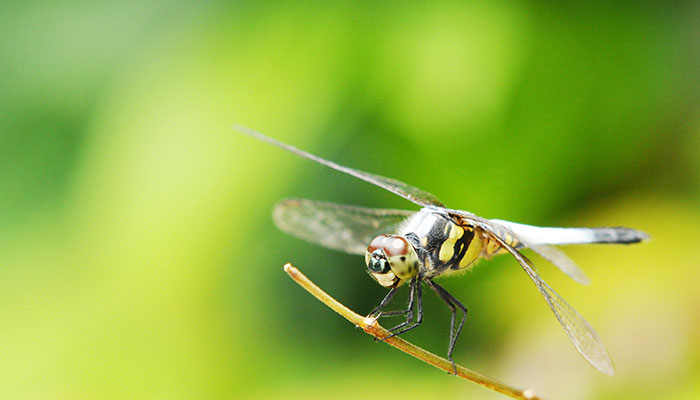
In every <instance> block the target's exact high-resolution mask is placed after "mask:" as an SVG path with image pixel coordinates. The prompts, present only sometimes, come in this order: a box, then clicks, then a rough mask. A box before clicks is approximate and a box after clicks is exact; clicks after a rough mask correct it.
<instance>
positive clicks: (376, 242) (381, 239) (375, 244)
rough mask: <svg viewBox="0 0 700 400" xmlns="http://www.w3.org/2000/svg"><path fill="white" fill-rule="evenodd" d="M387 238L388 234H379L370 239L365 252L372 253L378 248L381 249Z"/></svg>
mask: <svg viewBox="0 0 700 400" xmlns="http://www.w3.org/2000/svg"><path fill="white" fill-rule="evenodd" d="M388 239H389V235H379V236H377V237H375V238H374V239H372V241H371V242H370V243H369V246H368V247H367V253H369V254H372V253H374V252H375V251H377V250H378V249H383V248H384V244H385V242H386V241H387V240H388Z"/></svg>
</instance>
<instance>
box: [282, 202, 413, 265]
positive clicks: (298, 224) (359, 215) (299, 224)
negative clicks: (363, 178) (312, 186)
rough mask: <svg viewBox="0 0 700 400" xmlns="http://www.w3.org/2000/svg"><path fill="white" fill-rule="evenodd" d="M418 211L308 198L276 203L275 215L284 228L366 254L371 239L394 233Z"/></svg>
mask: <svg viewBox="0 0 700 400" xmlns="http://www.w3.org/2000/svg"><path fill="white" fill-rule="evenodd" d="M414 213H415V211H406V210H389V209H377V208H365V207H356V206H348V205H342V204H334V203H325V202H320V201H313V200H304V199H285V200H282V201H280V202H279V203H277V205H275V208H274V211H273V219H274V221H275V224H277V226H278V227H279V228H280V229H281V230H282V231H284V232H286V233H288V234H290V235H292V236H296V237H298V238H300V239H303V240H306V241H308V242H311V243H315V244H318V245H321V246H323V247H327V248H329V249H334V250H340V251H344V252H346V253H350V254H362V255H364V254H365V251H366V250H367V246H368V245H369V243H370V241H372V239H374V238H375V237H376V236H378V235H380V234H383V233H394V232H396V230H397V229H398V226H399V225H400V224H401V223H402V222H403V221H404V220H405V219H406V218H407V217H409V216H411V215H413V214H414Z"/></svg>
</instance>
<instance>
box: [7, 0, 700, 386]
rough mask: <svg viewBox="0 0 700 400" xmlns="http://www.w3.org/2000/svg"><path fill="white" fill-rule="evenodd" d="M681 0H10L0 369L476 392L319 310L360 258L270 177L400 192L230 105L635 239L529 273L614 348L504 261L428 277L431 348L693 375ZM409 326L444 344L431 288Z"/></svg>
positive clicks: (406, 167)
mask: <svg viewBox="0 0 700 400" xmlns="http://www.w3.org/2000/svg"><path fill="white" fill-rule="evenodd" d="M699 17H700V5H698V3H697V2H692V1H691V2H674V4H672V5H665V4H662V2H651V1H649V2H631V1H618V2H594V4H592V3H591V2H584V1H574V2H567V3H566V4H552V3H550V2H537V1H535V2H531V1H495V2H468V3H467V2H431V4H429V5H428V4H422V2H413V3H404V4H393V3H392V4H389V3H386V4H375V3H374V2H358V3H327V2H275V3H266V2H254V1H240V2H231V3H229V2H217V1H213V2H198V3H196V4H194V3H192V2H182V1H162V2H150V3H148V4H146V3H143V2H140V1H132V0H127V1H122V2H92V1H64V2H60V4H58V3H52V2H16V3H14V4H13V3H12V2H4V3H3V4H2V5H1V6H0V26H2V32H3V33H2V35H0V140H1V142H0V221H2V222H1V223H0V321H1V323H0V392H1V394H0V397H2V398H7V399H10V398H11V399H121V398H132V399H206V398H210V399H238V398H271V399H273V398H274V399H278V398H292V399H293V398H298V399H302V398H303V399H306V398H357V397H361V396H362V397H364V396H368V395H369V396H376V397H385V398H389V397H394V396H396V397H398V396H400V397H401V398H441V399H447V398H479V399H482V398H483V399H498V398H502V396H500V395H498V394H495V393H492V392H489V391H488V390H486V389H483V388H481V387H478V386H476V385H473V384H471V383H467V382H464V381H461V380H459V379H456V378H453V377H449V376H447V375H446V374H445V373H443V372H441V371H438V370H436V369H434V368H432V367H429V366H427V365H425V364H423V363H421V362H419V361H417V360H414V359H412V358H409V357H408V356H406V355H403V354H401V353H399V352H397V351H394V350H392V349H390V348H389V347H388V346H386V345H383V344H377V343H374V342H372V340H371V339H370V338H369V337H368V336H366V335H365V334H364V333H362V332H361V331H359V330H357V329H354V328H353V327H352V326H351V325H350V324H348V323H347V322H346V321H344V320H343V319H341V318H340V317H339V316H337V315H335V314H334V313H332V312H331V311H330V310H328V309H327V308H326V307H325V306H324V305H322V304H321V303H319V302H318V301H316V300H315V299H313V298H312V297H311V296H309V295H307V294H306V293H305V292H304V291H302V290H301V289H300V288H299V287H297V286H296V285H295V284H294V283H293V282H292V281H291V280H290V279H289V278H288V277H287V276H286V275H285V274H284V273H283V271H282V265H283V264H284V263H285V262H287V261H291V262H293V263H294V264H295V265H296V266H298V267H299V268H300V269H301V270H302V271H303V272H305V273H306V274H307V275H308V276H309V277H311V278H312V279H313V280H314V281H315V282H316V283H318V284H319V285H320V286H321V287H323V288H324V289H326V290H327V291H329V292H330V293H331V294H332V295H334V296H335V297H337V298H338V299H339V300H341V301H342V302H344V303H345V304H347V305H348V306H349V307H351V308H353V309H355V310H357V311H358V312H360V313H366V312H368V311H369V310H371V309H372V307H373V306H374V305H376V304H377V302H378V301H379V300H380V299H381V298H382V297H383V295H384V293H385V290H384V289H382V288H380V287H379V286H378V285H376V284H375V283H374V282H373V281H372V280H371V279H370V278H369V277H368V276H367V275H366V273H365V271H364V266H363V260H362V258H361V257H353V256H348V255H344V254H339V253H336V252H333V251H330V250H326V249H322V248H319V247H316V246H313V245H310V244H307V243H304V242H301V241H299V240H296V239H294V238H291V237H288V236H285V235H284V234H282V233H281V232H279V231H278V230H277V229H276V228H275V227H274V225H273V223H272V220H271V216H270V210H271V208H272V206H273V205H274V203H275V202H276V201H278V200H279V199H281V198H283V197H307V198H312V199H317V200H325V201H334V202H340V203H350V204H359V205H365V206H374V207H387V208H412V207H413V206H412V204H410V203H408V202H406V201H404V200H402V199H400V198H398V197H395V196H393V195H391V194H390V193H385V192H383V191H381V190H380V189H377V188H374V187H372V186H371V185H368V184H365V183H363V182H359V181H357V180H355V179H352V178H349V177H346V176H342V175H340V174H338V173H336V172H334V171H330V170H327V169H324V168H322V167H320V166H318V165H314V164H312V163H310V162H307V161H304V160H302V159H299V158H296V157H295V156H292V155H291V154H288V153H285V152H283V151H281V150H279V149H276V148H273V147H272V146H269V145H266V144H264V143H262V142H258V141H256V140H254V139H252V138H250V137H246V136H243V135H240V134H238V133H235V132H233V131H232V130H231V126H232V125H233V124H244V125H247V126H250V127H252V128H255V129H258V130H261V131H263V132H266V133H268V134H269V135H272V136H274V137H276V138H278V139H281V140H283V141H286V142H289V143H293V144H295V145H297V146H299V147H301V148H303V149H306V150H309V151H311V152H314V153H316V154H319V155H321V156H325V157H327V158H330V159H332V160H335V161H337V162H339V163H341V164H345V165H348V166H352V167H356V168H359V169H363V170H367V171H371V172H374V173H379V174H382V175H386V176H390V177H394V178H396V179H400V180H403V181H406V182H409V183H411V184H413V185H416V186H418V187H421V188H423V189H425V190H428V191H430V192H433V193H435V194H436V195H437V196H438V197H439V198H441V199H442V200H443V201H444V202H445V203H446V204H448V205H449V206H451V207H454V208H462V209H466V210H470V211H472V212H475V213H477V214H479V215H482V216H485V217H492V218H501V219H510V220H514V221H518V222H524V223H530V224H537V225H555V226H556V225H560V226H576V225H584V226H585V225H588V226H600V225H625V226H632V227H636V228H640V229H643V230H646V231H648V232H650V233H651V234H652V235H653V237H654V240H653V241H652V242H650V243H648V244H643V245H635V246H617V247H616V246H583V247H577V248H570V249H567V252H568V254H569V255H570V256H571V257H572V258H574V259H575V260H576V261H577V262H579V264H580V265H581V266H582V267H583V269H584V270H585V271H586V272H587V273H588V274H589V275H590V277H591V278H592V281H593V283H592V285H590V286H587V287H585V286H580V285H577V284H576V283H574V282H573V281H571V280H570V279H568V278H567V277H565V276H564V275H563V274H561V273H560V272H559V271H557V270H556V269H555V268H553V267H551V266H550V265H547V264H546V263H544V262H542V260H538V259H536V262H537V264H538V265H539V267H540V272H541V273H542V275H543V276H544V277H545V279H547V280H548V282H549V283H550V284H551V285H552V286H553V287H555V288H556V289H557V290H558V291H559V293H560V294H562V296H563V297H564V298H566V299H567V300H569V302H570V303H572V304H573V305H574V306H575V307H576V308H577V309H578V310H579V311H580V312H581V313H582V314H583V315H585V316H586V317H587V318H588V319H589V321H590V322H591V323H592V325H594V326H595V327H596V329H597V330H598V332H599V334H600V335H601V337H602V338H603V340H604V341H605V343H606V344H607V346H608V348H609V350H610V353H611V354H612V356H613V358H614V360H615V363H616V367H617V374H616V375H615V377H613V378H610V377H607V376H604V375H602V374H600V373H598V372H597V371H596V370H595V369H593V368H592V367H590V366H589V365H588V364H587V363H586V362H585V361H584V360H583V358H581V357H580V356H579V355H578V354H577V353H576V351H575V349H574V348H573V346H572V345H571V344H570V343H569V342H568V339H567V338H566V335H565V334H564V332H563V330H562V329H561V328H560V326H559V325H558V324H557V322H556V320H555V318H554V317H553V315H552V314H551V312H550V311H549V310H548V309H547V307H546V304H545V302H544V301H542V299H541V298H540V296H539V294H538V293H537V291H536V290H535V287H534V286H533V285H532V283H531V282H530V281H529V279H528V278H527V276H526V275H525V274H524V273H523V272H522V271H521V270H520V268H519V267H518V266H517V264H516V263H515V261H514V260H512V259H510V258H508V257H505V256H502V257H500V258H498V259H495V260H492V261H488V262H482V263H481V264H480V265H478V266H477V267H476V268H475V269H474V270H473V271H472V272H470V273H468V274H466V275H465V276H462V277H455V278H453V279H448V280H444V281H442V282H441V283H442V284H444V286H445V287H447V288H448V289H449V290H450V291H451V292H452V293H453V294H454V295H456V296H457V297H458V298H460V299H462V301H463V302H464V303H465V304H466V305H467V306H468V307H469V310H470V314H469V318H468V321H467V324H466V326H465V329H464V331H463V334H462V337H461V339H460V342H459V343H458V345H457V347H456V351H455V360H457V361H458V362H459V363H462V364H464V365H466V366H468V367H470V368H473V369H475V370H477V371H480V372H482V373H484V374H487V375H490V376H493V377H495V378H498V379H500V380H503V381H505V382H509V383H511V384H513V385H515V386H519V387H531V388H533V389H535V391H536V393H538V394H540V395H543V396H546V397H549V398H566V399H627V398H629V399H635V398H656V399H696V398H700V291H699V290H698V284H700V279H699V278H700V272H698V271H699V267H700V255H699V253H698V243H697V240H698V238H699V237H700V102H698V93H700V92H699V91H698V89H700V88H699V84H700V79H699V76H698V71H699V70H700V69H699V67H700V56H699V54H700V30H699V26H700V25H698V23H697V21H698V18H699ZM425 297H426V299H425V303H426V304H425V307H426V316H425V322H424V325H423V326H422V327H420V328H419V329H417V330H415V331H413V332H411V333H409V334H407V335H406V338H407V339H409V340H411V341H413V342H414V343H416V344H418V345H421V346H423V347H425V348H427V349H428V350H431V351H434V352H436V353H438V354H444V353H445V351H446V347H447V337H448V326H449V313H448V311H447V309H446V307H444V305H443V304H442V303H440V301H439V300H437V299H436V297H435V296H433V295H432V294H430V293H427V294H426V296H425Z"/></svg>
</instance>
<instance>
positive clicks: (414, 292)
mask: <svg viewBox="0 0 700 400" xmlns="http://www.w3.org/2000/svg"><path fill="white" fill-rule="evenodd" d="M392 291H393V289H392ZM393 295H394V293H392V292H389V293H388V294H387V296H386V297H385V298H384V300H383V301H382V304H380V307H384V306H386V304H387V303H388V301H386V300H387V298H388V299H391V297H393ZM380 307H377V309H379V308H380ZM377 309H375V312H373V314H375V315H376V316H377V317H378V316H382V317H390V316H396V315H406V320H405V321H404V322H402V323H400V324H398V325H396V326H395V327H393V328H391V329H388V330H389V332H392V333H391V335H389V336H387V337H385V338H384V339H381V340H382V341H383V340H385V339H388V338H390V337H393V336H396V335H400V334H402V333H404V332H406V331H409V330H411V329H414V328H416V327H418V326H419V325H420V324H421V322H423V288H422V286H421V280H420V278H419V277H418V276H416V277H414V278H413V279H412V280H411V283H410V287H409V293H408V304H407V306H406V309H405V310H400V311H389V312H384V313H383V312H381V311H379V312H378V313H377ZM416 309H417V312H416V315H415V317H416V321H415V322H414V320H413V319H414V311H416ZM371 315H372V314H371ZM375 340H377V339H375Z"/></svg>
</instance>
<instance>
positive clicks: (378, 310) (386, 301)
mask: <svg viewBox="0 0 700 400" xmlns="http://www.w3.org/2000/svg"><path fill="white" fill-rule="evenodd" d="M398 290H399V288H398V287H395V288H393V289H391V290H390V291H389V293H387V294H386V296H384V299H383V300H382V302H381V303H379V305H378V306H377V307H375V309H374V310H372V312H371V313H369V315H368V317H370V318H379V316H380V315H381V314H382V310H384V307H386V305H387V304H389V302H390V301H391V299H392V298H393V297H394V295H395V294H396V292H397V291H398Z"/></svg>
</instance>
